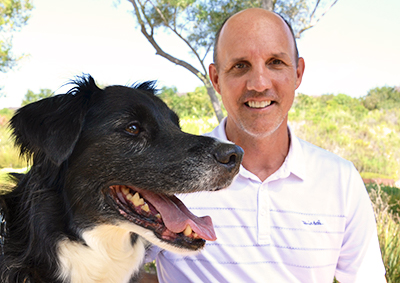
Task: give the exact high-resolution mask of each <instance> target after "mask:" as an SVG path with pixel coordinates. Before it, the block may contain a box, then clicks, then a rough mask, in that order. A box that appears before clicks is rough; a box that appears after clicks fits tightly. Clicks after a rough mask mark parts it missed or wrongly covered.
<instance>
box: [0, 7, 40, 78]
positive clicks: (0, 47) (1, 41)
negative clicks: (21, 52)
mask: <svg viewBox="0 0 400 283" xmlns="http://www.w3.org/2000/svg"><path fill="white" fill-rule="evenodd" d="M32 9H33V6H32V2H31V0H0V34H1V36H0V72H2V73H5V72H7V71H9V70H10V69H11V68H13V67H14V66H15V65H16V63H17V61H18V59H19V58H18V57H16V56H15V55H14V54H13V53H12V51H11V49H12V33H13V32H16V31H19V30H20V29H21V28H22V27H23V26H24V25H26V23H27V21H28V19H29V16H30V12H31V10H32Z"/></svg>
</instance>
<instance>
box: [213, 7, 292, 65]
mask: <svg viewBox="0 0 400 283" xmlns="http://www.w3.org/2000/svg"><path fill="white" fill-rule="evenodd" d="M274 28H275V29H282V30H283V31H284V32H286V33H287V35H288V40H289V41H291V44H292V45H293V55H294V60H295V63H296V64H297V63H298V60H299V52H298V50H297V44H296V40H295V36H294V33H293V30H292V27H291V26H290V24H289V23H288V22H287V21H286V20H285V19H284V18H283V17H282V16H280V15H279V14H276V13H273V12H270V11H267V10H265V9H260V8H251V9H246V10H243V11H240V12H238V13H236V14H234V15H232V16H230V17H228V18H227V19H226V20H225V21H224V22H223V23H222V25H221V27H220V29H219V30H218V31H217V33H216V35H215V42H214V56H213V60H214V64H215V65H216V67H217V68H218V52H219V50H218V48H219V47H220V44H219V42H220V41H221V40H224V36H225V35H227V34H229V33H232V32H233V33H235V32H238V31H241V32H243V33H251V32H252V31H253V30H254V29H265V31H266V32H267V31H268V30H267V29H274ZM265 36H267V34H266V35H265Z"/></svg>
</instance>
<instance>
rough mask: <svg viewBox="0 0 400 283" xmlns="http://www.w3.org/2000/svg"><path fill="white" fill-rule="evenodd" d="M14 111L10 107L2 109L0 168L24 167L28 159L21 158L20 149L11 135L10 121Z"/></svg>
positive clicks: (0, 113) (0, 114)
mask: <svg viewBox="0 0 400 283" xmlns="http://www.w3.org/2000/svg"><path fill="white" fill-rule="evenodd" d="M13 114H14V112H13V111H12V110H10V109H2V110H0V169H2V168H24V167H26V166H27V161H26V160H24V159H23V158H19V153H18V150H17V149H16V148H15V147H14V144H13V142H12V140H11V137H10V134H11V132H10V129H9V128H8V121H9V120H10V118H11V117H12V115H13Z"/></svg>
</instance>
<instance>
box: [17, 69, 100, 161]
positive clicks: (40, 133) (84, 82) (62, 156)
mask: <svg viewBox="0 0 400 283" xmlns="http://www.w3.org/2000/svg"><path fill="white" fill-rule="evenodd" d="M74 83H76V85H77V86H76V87H74V88H73V89H71V90H70V91H69V92H68V93H66V94H62V95H57V96H53V97H49V98H45V99H42V100H40V101H37V102H34V103H31V104H28V105H26V106H24V107H22V108H20V109H19V110H18V111H17V113H16V114H15V115H14V117H13V118H12V119H11V121H10V127H11V129H12V134H13V136H14V138H15V144H16V145H17V146H19V147H20V152H21V155H27V157H31V156H32V155H36V154H39V153H44V154H45V156H46V157H47V158H49V159H50V160H51V161H52V162H53V163H55V164H56V165H57V166H60V165H61V163H63V162H64V161H65V160H66V159H67V158H68V157H69V156H70V155H71V153H72V151H73V149H74V147H75V144H76V142H77V140H78V138H79V135H80V132H81V129H82V126H83V122H84V119H85V115H86V113H87V111H88V109H89V107H90V102H91V99H92V96H93V94H95V93H97V92H101V91H102V90H101V89H100V88H98V87H97V86H96V84H95V82H94V79H93V78H92V77H91V76H88V77H87V78H85V77H81V78H80V80H79V81H78V80H77V81H75V82H74Z"/></svg>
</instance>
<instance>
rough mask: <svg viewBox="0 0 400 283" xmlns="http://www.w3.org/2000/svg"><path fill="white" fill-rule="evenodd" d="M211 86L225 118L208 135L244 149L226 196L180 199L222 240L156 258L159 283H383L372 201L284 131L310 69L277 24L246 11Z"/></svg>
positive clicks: (223, 37)
mask: <svg viewBox="0 0 400 283" xmlns="http://www.w3.org/2000/svg"><path fill="white" fill-rule="evenodd" d="M214 53H215V54H214V64H211V65H210V67H209V73H210V79H211V81H212V83H213V85H214V88H215V89H216V91H217V92H218V93H219V94H220V95H221V97H222V101H223V103H224V105H225V108H226V110H227V112H228V117H227V118H226V119H225V120H224V121H223V122H222V123H221V125H219V126H218V127H217V128H216V129H215V130H214V131H213V132H212V133H210V135H211V136H215V137H217V138H220V139H227V140H230V141H232V142H234V143H236V144H238V145H239V146H241V147H242V148H243V149H244V152H245V155H244V158H243V162H242V167H241V169H240V172H239V174H238V176H237V178H236V179H235V181H234V183H233V184H232V185H231V186H230V187H229V188H228V189H225V190H221V191H218V192H213V193H199V194H194V195H188V196H184V197H182V200H183V201H184V202H185V203H186V205H187V206H188V207H189V208H190V209H191V210H192V211H193V212H194V213H195V214H197V215H200V214H204V215H206V214H207V215H210V216H211V217H212V219H213V222H214V226H215V230H216V233H217V237H218V239H217V241H215V242H208V243H207V245H206V248H205V249H204V251H202V252H201V253H200V254H199V255H197V256H187V257H184V256H179V255H175V254H172V253H169V252H166V251H159V250H158V251H157V250H156V251H155V252H154V253H156V256H157V271H158V277H159V281H160V282H180V283H182V282H280V283H281V282H306V283H309V282H318V283H320V282H327V283H330V282H332V281H333V278H334V276H336V278H337V280H338V281H339V282H385V278H384V274H385V271H384V267H383V264H382V260H381V255H380V250H379V244H378V240H377V235H376V224H375V220H374V215H373V210H372V207H371V203H370V201H369V198H368V194H367V192H366V190H365V187H364V185H363V183H362V180H361V178H360V176H359V174H358V173H357V171H356V170H355V168H354V166H353V165H352V164H351V163H350V162H348V161H345V160H343V159H341V158H340V157H338V156H336V155H334V154H332V153H329V152H327V151H324V150H322V149H320V148H318V147H315V146H313V145H311V144H309V143H307V142H304V141H302V140H300V139H298V138H297V137H296V136H295V135H294V134H293V132H291V131H290V128H288V125H287V122H288V121H287V115H288V111H289V110H290V108H291V106H292V103H293V99H294V93H295V90H296V89H297V88H298V86H299V85H300V83H301V80H302V77H303V72H304V67H305V65H304V60H303V58H299V57H298V53H297V47H296V43H295V40H294V36H293V32H292V31H291V29H290V27H289V26H288V25H287V24H286V23H285V22H284V21H283V20H282V18H281V17H279V16H278V15H276V14H274V13H271V12H268V11H266V10H262V9H248V10H244V11H242V12H239V13H237V14H235V15H233V16H232V17H231V18H229V19H228V20H227V21H226V23H225V24H224V25H223V27H222V29H221V30H220V33H219V35H218V37H217V41H216V46H215V49H214Z"/></svg>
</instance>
